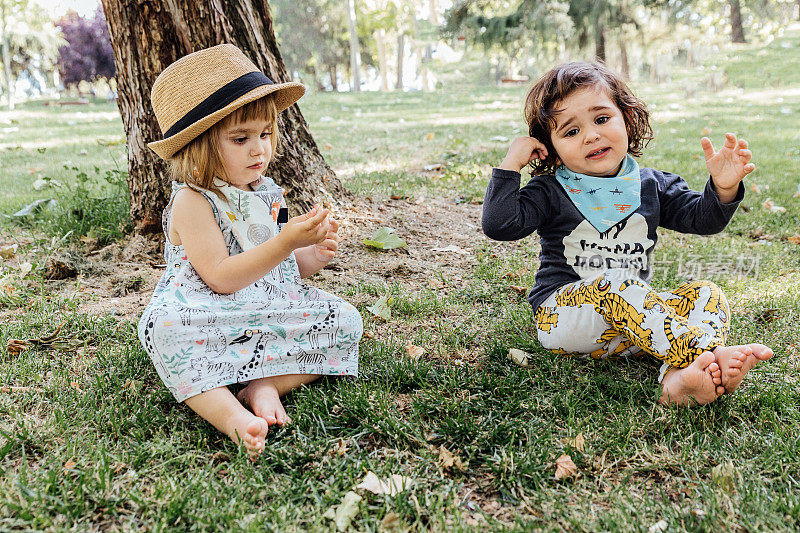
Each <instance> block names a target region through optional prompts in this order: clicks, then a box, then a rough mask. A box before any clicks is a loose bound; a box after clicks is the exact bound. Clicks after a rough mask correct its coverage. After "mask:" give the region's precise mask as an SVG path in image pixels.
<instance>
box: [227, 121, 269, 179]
mask: <svg viewBox="0 0 800 533" xmlns="http://www.w3.org/2000/svg"><path fill="white" fill-rule="evenodd" d="M272 127H273V125H272V123H271V122H268V121H267V120H263V119H256V120H248V121H247V122H238V123H235V124H233V123H232V124H230V125H229V126H226V127H224V128H223V129H222V131H220V132H219V149H220V154H221V155H222V165H223V166H224V167H225V172H226V173H227V174H228V177H227V179H226V181H227V182H228V183H230V184H231V185H233V186H234V187H238V188H239V189H244V190H250V187H249V186H248V184H250V183H252V182H254V181H256V180H257V179H258V178H259V176H261V175H262V174H264V172H265V171H266V170H267V164H269V160H270V158H271V157H272V139H271V134H272Z"/></svg>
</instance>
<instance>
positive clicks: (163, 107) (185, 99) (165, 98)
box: [147, 44, 306, 159]
mask: <svg viewBox="0 0 800 533" xmlns="http://www.w3.org/2000/svg"><path fill="white" fill-rule="evenodd" d="M305 92H306V88H305V86H304V85H303V84H301V83H296V82H287V83H275V82H273V81H272V80H271V79H269V78H268V77H266V76H265V75H264V74H263V73H262V72H261V71H259V70H258V67H256V66H255V64H253V62H252V61H250V59H248V58H247V56H245V55H244V54H243V53H242V51H241V50H239V49H238V48H237V47H235V46H233V45H232V44H220V45H218V46H213V47H211V48H206V49H205V50H200V51H198V52H194V53H191V54H189V55H187V56H184V57H182V58H180V59H179V60H177V61H176V62H174V63H173V64H171V65H170V66H168V67H167V68H165V69H164V71H163V72H162V73H161V74H159V75H158V78H156V81H155V83H153V89H152V91H151V92H150V100H151V101H152V103H153V110H154V111H155V113H156V119H158V125H159V126H160V127H161V131H162V132H163V133H164V139H163V140H161V141H155V142H151V143H149V144H148V145H147V146H148V147H150V148H151V149H152V150H153V151H154V152H155V153H157V154H158V155H159V156H161V157H162V158H163V159H169V158H170V157H172V156H173V155H175V153H176V152H177V151H178V150H180V149H181V148H183V147H184V146H186V145H187V144H189V142H191V141H192V140H193V139H195V138H196V137H198V136H199V135H200V134H201V133H203V132H204V131H206V130H207V129H209V128H210V127H211V126H213V125H214V124H216V123H217V122H219V121H220V120H222V119H223V118H225V117H226V116H228V115H230V114H231V113H233V112H234V111H235V110H237V109H238V108H240V107H242V106H243V105H245V104H248V103H250V102H252V101H254V100H258V99H259V98H261V97H263V96H266V95H268V94H273V93H274V94H275V96H274V99H275V105H276V106H277V108H278V112H281V111H283V110H284V109H286V108H287V107H289V106H290V105H292V104H293V103H295V102H296V101H297V100H299V99H300V97H301V96H303V94H304V93H305Z"/></svg>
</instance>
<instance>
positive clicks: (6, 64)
mask: <svg viewBox="0 0 800 533" xmlns="http://www.w3.org/2000/svg"><path fill="white" fill-rule="evenodd" d="M7 9H8V8H7V6H6V4H5V3H4V2H0V24H2V26H3V28H2V30H3V35H2V39H3V78H4V80H3V85H4V89H5V90H4V91H3V92H4V93H5V94H6V98H7V99H8V109H9V110H10V111H13V110H14V81H13V80H12V79H11V54H10V53H9V49H10V47H11V43H10V40H9V38H8V11H7Z"/></svg>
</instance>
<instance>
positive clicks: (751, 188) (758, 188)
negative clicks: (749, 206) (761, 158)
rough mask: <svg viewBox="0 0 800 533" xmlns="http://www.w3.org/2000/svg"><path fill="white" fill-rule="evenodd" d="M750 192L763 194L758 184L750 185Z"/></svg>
mask: <svg viewBox="0 0 800 533" xmlns="http://www.w3.org/2000/svg"><path fill="white" fill-rule="evenodd" d="M750 190H751V191H753V192H754V193H756V194H761V187H759V186H758V185H757V184H756V183H753V184H751V185H750Z"/></svg>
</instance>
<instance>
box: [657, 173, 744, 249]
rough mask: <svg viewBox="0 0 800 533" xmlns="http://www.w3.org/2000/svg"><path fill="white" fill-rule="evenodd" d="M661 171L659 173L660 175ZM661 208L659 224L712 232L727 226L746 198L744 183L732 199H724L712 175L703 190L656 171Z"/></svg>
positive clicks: (682, 230)
mask: <svg viewBox="0 0 800 533" xmlns="http://www.w3.org/2000/svg"><path fill="white" fill-rule="evenodd" d="M659 174H660V175H659ZM656 177H657V179H658V182H659V183H658V196H659V203H660V207H661V218H660V222H659V225H660V226H662V227H665V228H667V229H671V230H675V231H680V232H681V233H694V234H697V235H712V234H714V233H719V232H720V231H722V230H723V229H725V226H727V225H728V222H730V220H731V218H732V217H733V214H734V213H735V212H736V209H737V208H738V207H739V203H740V202H741V201H742V200H743V199H744V185H742V184H741V183H740V184H739V186H738V189H736V190H735V192H734V196H733V199H732V201H730V202H724V201H723V199H722V198H720V196H719V194H718V193H717V191H716V190H715V186H714V183H713V181H712V179H711V178H709V180H708V182H706V186H705V189H704V190H703V192H702V193H700V192H697V191H695V190H692V189H690V188H689V185H688V184H687V183H686V182H685V181H684V180H683V178H681V177H680V176H676V175H675V174H670V173H669V172H661V173H656Z"/></svg>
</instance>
